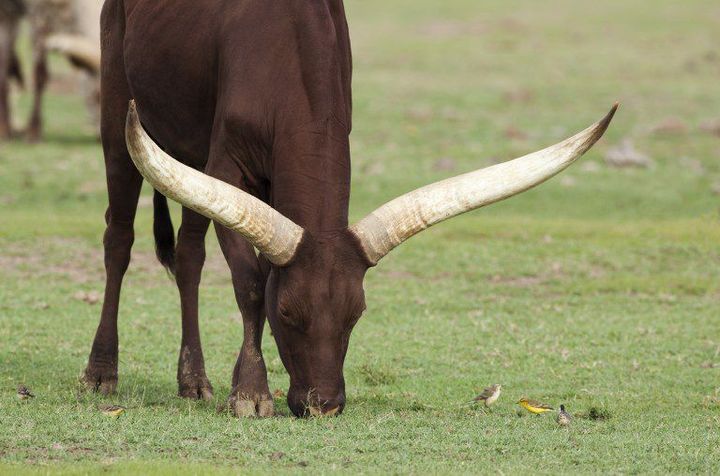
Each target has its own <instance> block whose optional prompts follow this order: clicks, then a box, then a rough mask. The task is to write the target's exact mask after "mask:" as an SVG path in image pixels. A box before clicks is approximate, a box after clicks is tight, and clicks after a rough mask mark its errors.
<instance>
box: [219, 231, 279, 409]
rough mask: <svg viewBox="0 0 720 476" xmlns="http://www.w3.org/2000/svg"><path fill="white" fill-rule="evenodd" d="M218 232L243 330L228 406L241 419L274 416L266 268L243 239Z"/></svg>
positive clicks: (231, 232) (229, 232)
mask: <svg viewBox="0 0 720 476" xmlns="http://www.w3.org/2000/svg"><path fill="white" fill-rule="evenodd" d="M215 231H216V233H217V235H218V240H219V241H220V247H221V248H222V251H223V254H224V255H225V259H226V260H227V262H228V265H229V266H230V273H231V275H232V282H233V288H234V290H235V299H236V300H237V304H238V307H239V308H240V312H241V313H242V319H243V329H244V334H243V343H242V347H241V348H240V355H239V356H238V359H237V363H236V364H235V369H234V370H233V378H232V390H231V392H230V398H229V399H228V406H229V407H230V410H231V411H232V412H233V413H234V414H235V415H236V416H239V417H252V416H261V417H266V416H272V415H273V414H274V404H273V399H272V395H271V394H270V388H269V387H268V381H267V369H266V368H265V361H264V359H263V355H262V350H261V342H262V333H263V327H264V326H265V309H264V296H265V280H266V277H267V267H266V266H261V262H260V260H259V259H258V257H257V256H256V255H255V250H254V249H253V247H252V246H251V245H250V244H248V242H247V241H245V239H243V238H242V237H241V236H240V235H238V234H237V233H235V232H233V231H230V230H228V229H227V228H225V227H223V226H221V225H217V224H216V225H215Z"/></svg>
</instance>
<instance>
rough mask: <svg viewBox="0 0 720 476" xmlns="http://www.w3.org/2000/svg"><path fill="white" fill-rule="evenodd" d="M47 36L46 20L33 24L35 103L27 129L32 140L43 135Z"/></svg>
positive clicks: (46, 75) (34, 140)
mask: <svg viewBox="0 0 720 476" xmlns="http://www.w3.org/2000/svg"><path fill="white" fill-rule="evenodd" d="M47 36H48V27H47V25H45V24H44V22H40V23H39V24H35V25H33V28H32V37H33V104H32V113H31V115H30V123H29V124H28V130H27V139H28V140H29V141H31V142H37V141H39V140H40V139H41V137H42V97H43V93H44V92H45V86H46V85H47V81H48V69H47V48H46V46H45V41H46V39H47Z"/></svg>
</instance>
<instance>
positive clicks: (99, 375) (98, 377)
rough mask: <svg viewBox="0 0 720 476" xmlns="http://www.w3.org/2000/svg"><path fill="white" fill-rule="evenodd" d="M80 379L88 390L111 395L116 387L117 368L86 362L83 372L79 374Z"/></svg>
mask: <svg viewBox="0 0 720 476" xmlns="http://www.w3.org/2000/svg"><path fill="white" fill-rule="evenodd" d="M80 381H81V383H82V384H83V385H84V386H85V388H87V389H88V390H92V391H93V392H98V393H102V394H103V395H111V394H113V393H115V388H116V387H117V382H118V374H117V369H108V368H104V367H96V366H94V365H93V364H88V366H87V368H85V372H84V373H83V375H81V376H80Z"/></svg>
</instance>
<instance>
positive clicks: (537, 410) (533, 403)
mask: <svg viewBox="0 0 720 476" xmlns="http://www.w3.org/2000/svg"><path fill="white" fill-rule="evenodd" d="M517 404H518V405H520V406H521V407H523V408H524V409H525V410H527V411H529V412H530V413H534V414H535V415H539V414H541V413H545V412H551V411H553V410H554V409H553V407H551V406H550V405H548V404H547V403H542V402H538V401H537V400H530V399H528V398H521V399H520V400H518V402H517Z"/></svg>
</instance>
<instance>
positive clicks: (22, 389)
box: [17, 385, 35, 400]
mask: <svg viewBox="0 0 720 476" xmlns="http://www.w3.org/2000/svg"><path fill="white" fill-rule="evenodd" d="M17 396H18V398H19V399H20V400H29V399H31V398H35V395H33V394H32V392H31V391H30V389H29V388H27V387H26V386H25V385H20V386H19V387H18V389H17Z"/></svg>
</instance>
